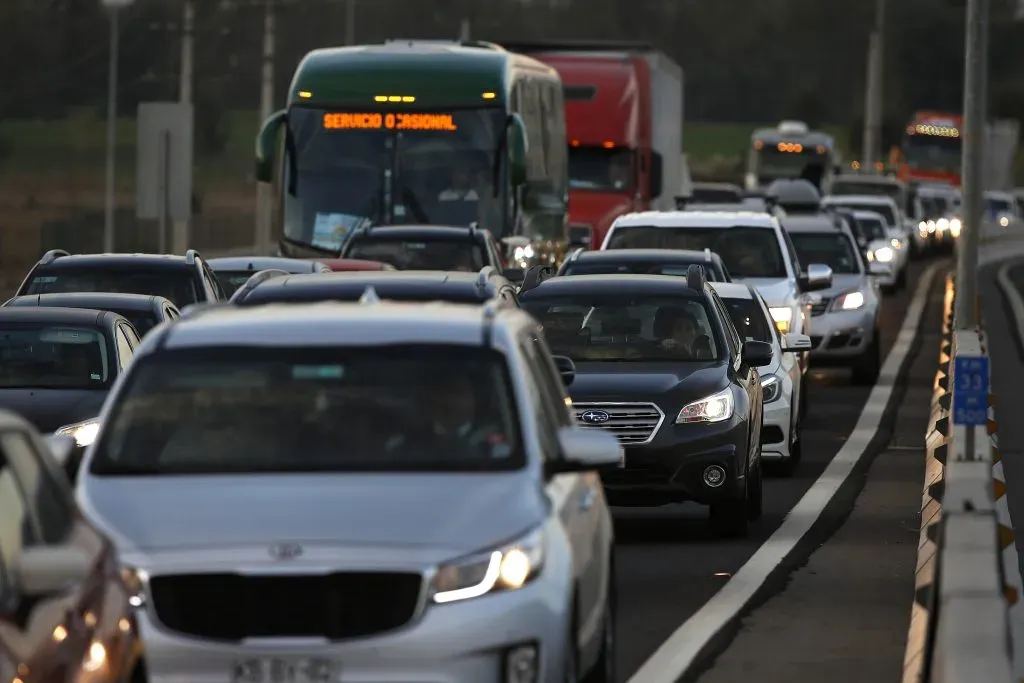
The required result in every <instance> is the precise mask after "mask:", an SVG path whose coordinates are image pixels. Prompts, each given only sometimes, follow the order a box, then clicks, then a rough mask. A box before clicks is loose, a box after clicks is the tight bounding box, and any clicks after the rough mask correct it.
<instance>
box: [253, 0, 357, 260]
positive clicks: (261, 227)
mask: <svg viewBox="0 0 1024 683" xmlns="http://www.w3.org/2000/svg"><path fill="white" fill-rule="evenodd" d="M264 2H265V4H264V9H263V75H262V77H261V80H260V124H261V125H262V123H263V122H264V121H266V120H267V117H268V116H270V113H271V110H272V108H273V106H274V52H275V50H276V42H277V35H276V34H277V26H276V21H275V19H276V18H275V16H274V0H264ZM346 30H347V29H346ZM271 188H272V186H271V185H268V184H266V183H256V249H257V252H258V253H261V254H262V253H269V252H270V250H271V244H270V242H271V223H272V220H271V212H272V210H273V197H272V195H271Z"/></svg>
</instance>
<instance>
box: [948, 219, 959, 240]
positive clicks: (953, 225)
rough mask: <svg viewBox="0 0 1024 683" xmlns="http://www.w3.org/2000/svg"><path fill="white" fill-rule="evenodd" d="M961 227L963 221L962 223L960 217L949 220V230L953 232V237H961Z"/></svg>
mask: <svg viewBox="0 0 1024 683" xmlns="http://www.w3.org/2000/svg"><path fill="white" fill-rule="evenodd" d="M960 227H961V223H960V219H959V218H954V219H953V220H951V221H950V222H949V232H950V234H952V235H953V237H959V236H960Z"/></svg>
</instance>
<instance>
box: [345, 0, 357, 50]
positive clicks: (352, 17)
mask: <svg viewBox="0 0 1024 683" xmlns="http://www.w3.org/2000/svg"><path fill="white" fill-rule="evenodd" d="M345 44H346V45H355V44H356V0H345Z"/></svg>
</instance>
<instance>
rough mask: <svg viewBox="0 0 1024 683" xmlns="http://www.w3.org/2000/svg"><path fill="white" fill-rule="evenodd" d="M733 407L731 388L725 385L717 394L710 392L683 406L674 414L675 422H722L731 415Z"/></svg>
mask: <svg viewBox="0 0 1024 683" xmlns="http://www.w3.org/2000/svg"><path fill="white" fill-rule="evenodd" d="M734 408H735V405H734V404H733V398H732V388H731V387H726V388H725V389H723V390H722V391H719V392H718V393H717V394H711V395H710V396H708V397H706V398H702V399H701V400H699V401H694V402H693V403H689V404H687V405H686V406H684V407H683V409H682V410H680V411H679V415H677V416H676V424H690V423H693V422H704V423H708V422H724V421H725V420H728V419H729V418H731V417H732V412H733V409H734Z"/></svg>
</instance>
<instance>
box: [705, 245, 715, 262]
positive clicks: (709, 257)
mask: <svg viewBox="0 0 1024 683" xmlns="http://www.w3.org/2000/svg"><path fill="white" fill-rule="evenodd" d="M704 260H705V261H707V262H708V263H712V262H713V261H714V260H715V252H713V251H711V247H704Z"/></svg>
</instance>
